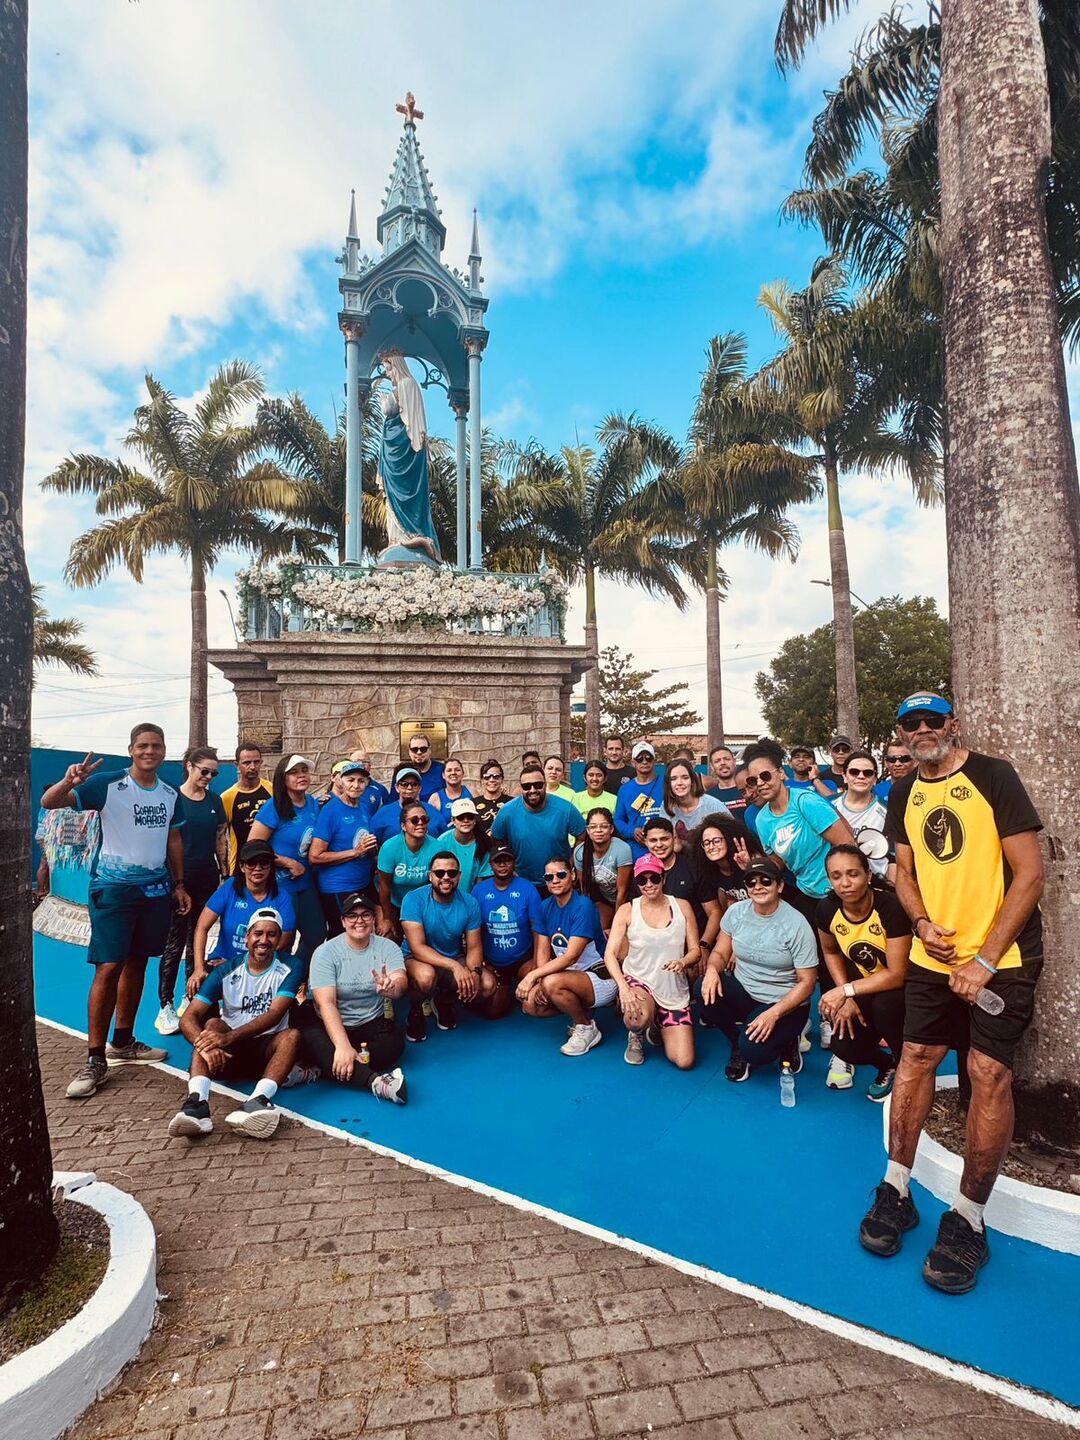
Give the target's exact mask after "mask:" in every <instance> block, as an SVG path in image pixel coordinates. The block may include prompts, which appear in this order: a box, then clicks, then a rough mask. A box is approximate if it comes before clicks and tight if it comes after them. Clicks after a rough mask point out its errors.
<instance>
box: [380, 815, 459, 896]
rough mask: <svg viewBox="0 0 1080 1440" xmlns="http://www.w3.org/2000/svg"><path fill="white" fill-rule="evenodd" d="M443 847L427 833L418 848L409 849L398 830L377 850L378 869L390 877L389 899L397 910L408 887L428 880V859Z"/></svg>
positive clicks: (430, 859) (429, 866)
mask: <svg viewBox="0 0 1080 1440" xmlns="http://www.w3.org/2000/svg"><path fill="white" fill-rule="evenodd" d="M442 848H443V847H442V846H441V845H440V844H439V843H438V841H436V840H432V839H431V837H430V836H428V837H427V838H426V839H425V840H424V843H423V844H422V845H421V846H420V849H419V850H415V851H414V850H410V849H409V847H408V845H407V844H406V842H405V836H404V835H402V833H401V831H400V830H399V831H398V833H397V834H396V835H391V837H390V839H389V840H387V842H386V844H385V845H383V846H382V848H381V849H380V850H379V861H378V865H379V870H380V871H381V872H382V874H383V875H387V876H389V879H390V899H391V903H392V904H394V905H396V906H397V908H398V910H400V909H401V905H402V902H403V900H404V899H405V896H406V895H408V894H409V892H410V891H411V890H416V889H417V888H418V887H419V886H421V885H426V884H427V883H428V871H429V870H430V869H431V862H432V860H434V859H435V856H436V855H437V854H438V853H439V851H440V850H441V849H442Z"/></svg>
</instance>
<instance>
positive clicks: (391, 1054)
mask: <svg viewBox="0 0 1080 1440" xmlns="http://www.w3.org/2000/svg"><path fill="white" fill-rule="evenodd" d="M375 915H376V907H375V903H374V901H373V900H372V899H371V896H370V895H369V894H368V893H367V892H366V891H356V892H355V893H354V894H352V895H346V896H345V898H344V900H343V901H342V905H341V918H342V921H343V922H344V927H345V928H344V933H343V934H341V935H336V936H334V938H333V939H331V940H326V941H324V942H323V944H321V945H320V946H319V948H318V949H317V950H316V951H315V954H314V955H313V956H312V957H311V972H310V974H309V976H308V984H309V986H310V988H311V997H312V1001H313V1004H314V1007H315V1010H316V1012H317V1016H318V1019H317V1022H316V1023H315V1024H306V1025H301V1026H300V1035H301V1048H302V1050H303V1052H304V1058H305V1059H306V1060H307V1061H308V1063H309V1064H311V1065H313V1066H314V1067H315V1068H316V1069H317V1070H318V1071H319V1072H320V1073H321V1074H322V1076H323V1077H324V1078H326V1079H330V1080H336V1081H337V1083H338V1084H339V1085H349V1086H351V1087H352V1088H353V1089H354V1090H370V1091H371V1093H372V1094H373V1095H374V1096H375V1098H376V1100H390V1101H392V1102H393V1103H394V1104H395V1105H404V1104H405V1101H406V1099H407V1088H406V1085H405V1076H404V1075H403V1074H402V1073H401V1069H400V1067H399V1066H398V1061H399V1060H400V1059H401V1055H402V1051H403V1050H404V1049H405V1041H404V1039H403V1038H402V1035H401V1032H400V1031H399V1030H398V1028H397V1026H396V1025H395V1024H394V1022H393V1020H392V1019H391V1018H390V1017H389V1016H388V1015H387V1014H386V1001H387V1000H391V1001H393V1000H396V999H398V998H399V997H400V996H402V995H404V994H405V991H406V990H407V989H408V987H409V981H408V976H407V975H406V973H405V958H404V956H403V955H402V953H401V950H400V948H399V947H398V946H397V945H395V944H394V942H393V941H392V940H387V939H384V937H383V936H381V935H376V934H375V933H374V930H375ZM303 1008H305V1009H306V1008H307V1007H306V1006H305V1007H303Z"/></svg>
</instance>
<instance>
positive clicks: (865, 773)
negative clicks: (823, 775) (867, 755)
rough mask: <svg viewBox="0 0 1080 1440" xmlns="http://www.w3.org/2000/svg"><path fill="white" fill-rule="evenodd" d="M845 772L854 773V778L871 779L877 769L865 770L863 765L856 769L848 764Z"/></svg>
mask: <svg viewBox="0 0 1080 1440" xmlns="http://www.w3.org/2000/svg"><path fill="white" fill-rule="evenodd" d="M847 774H849V775H854V777H855V779H856V780H873V778H874V776H875V775H876V774H877V771H876V770H867V769H866V768H865V767H860V768H858V769H856V767H855V766H854V765H849V766H848V768H847Z"/></svg>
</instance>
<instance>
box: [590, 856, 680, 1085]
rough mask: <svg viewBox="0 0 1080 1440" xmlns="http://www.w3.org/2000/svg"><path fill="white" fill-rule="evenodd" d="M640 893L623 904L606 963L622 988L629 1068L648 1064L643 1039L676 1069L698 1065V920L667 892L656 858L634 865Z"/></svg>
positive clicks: (621, 998) (620, 997)
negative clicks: (694, 1005)
mask: <svg viewBox="0 0 1080 1440" xmlns="http://www.w3.org/2000/svg"><path fill="white" fill-rule="evenodd" d="M634 881H635V883H636V885H637V886H638V889H639V891H640V894H639V895H638V896H637V897H636V898H635V899H633V900H631V901H630V902H629V903H628V904H626V905H620V907H619V909H618V911H617V913H616V915H615V923H614V924H613V925H612V927H611V936H610V938H609V939H608V943H607V949H606V951H605V953H604V960H605V963H606V965H607V968H608V973H609V974H610V975H611V978H612V979H613V980H614V981H615V983H616V985H617V986H618V987H619V1001H620V1004H621V1007H622V1017H623V1024H624V1025H625V1026H626V1031H627V1034H626V1051H625V1053H624V1055H623V1059H624V1060H625V1061H626V1063H627V1064H628V1065H641V1064H643V1063H644V1061H645V1048H644V1045H643V1044H642V1040H643V1038H646V1037H647V1038H648V1040H649V1043H650V1044H651V1045H662V1046H663V1047H664V1055H665V1056H666V1057H667V1059H668V1060H670V1061H671V1063H672V1065H674V1066H675V1068H676V1069H677V1070H689V1069H691V1068H692V1066H693V1064H694V1022H693V1019H692V1017H691V1015H690V999H691V996H690V982H689V980H688V979H687V974H688V972H690V971H692V970H693V969H694V967H695V966H696V965H697V964H698V963H699V961H700V959H701V954H702V951H701V947H700V945H699V943H698V929H697V921H696V920H695V919H694V911H693V908H692V906H691V905H689V904H688V903H687V901H685V900H673V899H672V898H671V896H670V895H667V894H665V893H664V867H663V865H662V863H661V862H660V861H659V860H658V859H657V858H656V856H655V855H643V856H642V857H641V859H640V860H638V861H637V862H636V863H635V865H634Z"/></svg>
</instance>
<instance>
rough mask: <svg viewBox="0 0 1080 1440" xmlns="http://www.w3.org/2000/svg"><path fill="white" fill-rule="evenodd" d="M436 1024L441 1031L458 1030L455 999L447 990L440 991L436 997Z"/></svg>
mask: <svg viewBox="0 0 1080 1440" xmlns="http://www.w3.org/2000/svg"><path fill="white" fill-rule="evenodd" d="M435 1024H436V1025H438V1027H439V1029H440V1030H456V1029H457V1009H456V1006H455V1004H454V997H453V995H451V994H450V993H449V991H446V990H439V991H437V992H436V995H435Z"/></svg>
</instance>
